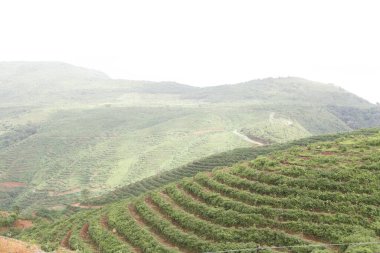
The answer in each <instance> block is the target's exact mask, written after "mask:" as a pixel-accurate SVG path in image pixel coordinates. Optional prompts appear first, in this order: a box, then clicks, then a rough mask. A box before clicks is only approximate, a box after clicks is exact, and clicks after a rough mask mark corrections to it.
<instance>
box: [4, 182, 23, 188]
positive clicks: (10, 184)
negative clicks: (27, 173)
mask: <svg viewBox="0 0 380 253" xmlns="http://www.w3.org/2000/svg"><path fill="white" fill-rule="evenodd" d="M25 186H26V184H25V183H21V182H2V183H0V187H4V188H17V187H25Z"/></svg>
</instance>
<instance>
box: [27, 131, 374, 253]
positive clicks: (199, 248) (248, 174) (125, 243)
mask: <svg viewBox="0 0 380 253" xmlns="http://www.w3.org/2000/svg"><path fill="white" fill-rule="evenodd" d="M321 140H324V141H323V142H314V141H310V140H307V139H306V140H305V141H304V142H302V143H303V144H307V145H291V146H290V147H288V148H287V149H285V150H277V151H275V152H272V153H270V154H267V155H266V156H263V157H259V158H257V159H255V160H253V161H251V162H244V163H238V164H235V165H233V166H230V167H224V168H221V169H217V170H213V171H212V172H203V173H199V174H197V175H196V176H195V177H193V178H187V179H184V180H180V181H177V182H175V183H172V184H169V185H165V186H163V187H161V188H160V189H158V190H156V191H149V192H147V193H146V194H145V195H143V196H141V197H138V198H134V199H129V200H124V201H120V202H116V203H113V204H111V205H108V206H106V207H104V208H102V209H99V210H92V211H86V212H80V213H78V214H75V215H74V216H72V217H70V218H69V219H67V218H66V219H63V220H61V221H58V222H56V223H54V224H44V225H40V226H37V227H35V228H33V229H31V230H29V231H26V232H25V233H24V234H22V236H21V238H23V239H24V240H37V241H38V242H39V243H41V244H43V245H49V246H50V247H52V246H54V244H55V245H58V244H59V242H60V241H61V240H62V239H63V238H65V236H66V235H67V234H68V231H70V233H69V234H70V236H71V238H70V239H69V240H68V241H69V242H70V243H69V247H71V248H73V249H79V250H81V251H83V252H95V251H93V249H95V248H98V249H100V250H101V252H206V251H216V250H225V249H239V248H240V249H242V248H255V247H256V246H257V245H261V246H264V247H270V246H280V245H281V246H285V247H286V246H292V245H304V247H299V248H298V247H297V248H289V249H288V251H289V252H338V251H339V252H369V253H375V252H378V251H379V250H380V248H379V245H375V244H374V245H365V246H349V247H348V246H341V247H334V246H326V247H324V246H322V247H318V248H319V250H320V251H316V248H315V247H308V246H307V245H310V244H313V245H314V244H323V243H355V242H379V236H380V213H379V211H380V202H379V200H380V189H379V187H378V186H379V183H380V176H379V159H380V148H379V147H380V132H379V130H370V131H361V132H356V133H352V134H344V135H337V136H335V138H333V137H332V136H328V137H322V138H321ZM326 140H328V141H326ZM242 152H244V150H242ZM264 252H271V250H269V249H268V250H266V251H264Z"/></svg>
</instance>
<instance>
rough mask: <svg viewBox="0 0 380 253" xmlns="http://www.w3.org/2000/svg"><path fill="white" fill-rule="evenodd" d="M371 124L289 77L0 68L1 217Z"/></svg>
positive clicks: (363, 106)
mask: <svg viewBox="0 0 380 253" xmlns="http://www.w3.org/2000/svg"><path fill="white" fill-rule="evenodd" d="M378 115H380V107H378V106H375V105H373V104H371V103H369V102H367V101H365V100H363V99H361V98H359V97H357V96H355V95H353V94H351V93H348V92H347V91H344V90H343V89H341V88H339V87H336V86H334V85H330V84H322V83H317V82H312V81H308V80H305V79H301V78H295V77H288V78H267V79H262V80H254V81H249V82H246V83H240V84H234V85H220V86H215V87H208V88H198V87H193V86H189V85H183V84H178V83H173V82H147V81H130V80H115V79H111V78H109V77H108V76H107V75H105V74H103V73H101V72H99V71H95V70H88V69H84V68H80V67H75V66H72V65H69V64H65V63H55V62H5V63H0V209H7V210H12V209H13V208H14V207H21V209H22V211H23V212H24V213H26V212H29V213H31V212H33V211H35V210H36V209H39V208H49V209H52V210H62V209H64V208H66V207H67V206H68V205H72V204H74V203H77V202H83V201H84V200H86V199H88V198H92V197H95V196H100V195H102V194H103V193H106V192H110V191H112V190H114V189H117V188H119V187H122V186H125V185H128V184H132V183H135V182H138V181H140V180H142V179H144V178H147V177H151V176H154V175H157V174H162V173H165V172H167V171H170V170H172V169H174V168H178V167H183V166H185V165H188V164H189V163H192V162H194V161H195V160H199V159H201V158H203V157H206V156H210V155H214V154H218V153H221V152H227V151H230V150H234V149H237V148H238V149H239V148H256V147H257V146H258V144H260V143H261V144H275V143H285V142H288V141H292V140H297V139H300V138H305V137H309V136H314V135H319V134H327V133H336V132H346V131H350V130H352V129H358V128H362V127H374V126H379V125H380V117H378ZM249 152H251V151H249ZM252 152H254V151H252ZM252 158H254V157H251V159H252ZM234 162H236V160H234ZM222 165H223V164H222ZM189 166H191V165H189Z"/></svg>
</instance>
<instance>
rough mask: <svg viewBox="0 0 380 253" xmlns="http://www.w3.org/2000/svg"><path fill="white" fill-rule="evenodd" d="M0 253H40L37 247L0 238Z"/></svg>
mask: <svg viewBox="0 0 380 253" xmlns="http://www.w3.org/2000/svg"><path fill="white" fill-rule="evenodd" d="M0 252H4V253H5V252H6V253H37V252H41V251H40V250H39V249H38V248H37V246H34V245H29V244H27V243H25V242H22V241H18V240H15V239H11V238H6V237H0Z"/></svg>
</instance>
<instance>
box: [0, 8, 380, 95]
mask: <svg viewBox="0 0 380 253" xmlns="http://www.w3.org/2000/svg"><path fill="white" fill-rule="evenodd" d="M378 2H379V1H377V0H373V1H368V0H361V1H359V0H356V1H348V0H335V1H334V0H329V1H324V0H323V1H321V0H318V1H317V0H315V1H314V0H309V1H305V0H297V1H296V0H286V1H284V0H269V1H268V0H267V1H262V0H260V1H254V0H247V1H243V0H229V1H225V0H188V1H184V0H151V1H148V0H138V1H137V0H135V1H126V0H120V1H114V0H104V1H96V0H91V1H90V0H65V1H63V0H60V1H58V0H33V1H30V0H1V1H0V61H13V60H27V61H63V62H68V63H72V64H75V65H79V66H84V67H89V68H94V69H98V70H101V71H104V72H105V73H107V74H109V75H110V76H111V77H113V78H125V79H142V80H155V81H161V80H171V81H177V82H181V83H185V84H192V85H197V86H206V85H217V84H226V83H237V82H241V81H247V80H251V79H257V78H265V77H270V76H271V77H278V76H298V77H304V78H307V79H311V80H316V81H322V82H328V83H334V84H336V85H339V86H342V87H344V88H346V89H347V90H349V91H352V92H354V93H356V94H358V95H360V96H362V97H364V98H366V99H368V100H370V101H372V102H380V75H379V74H380V38H379V34H380V33H379V24H380V15H379V7H380V6H379V4H378Z"/></svg>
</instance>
